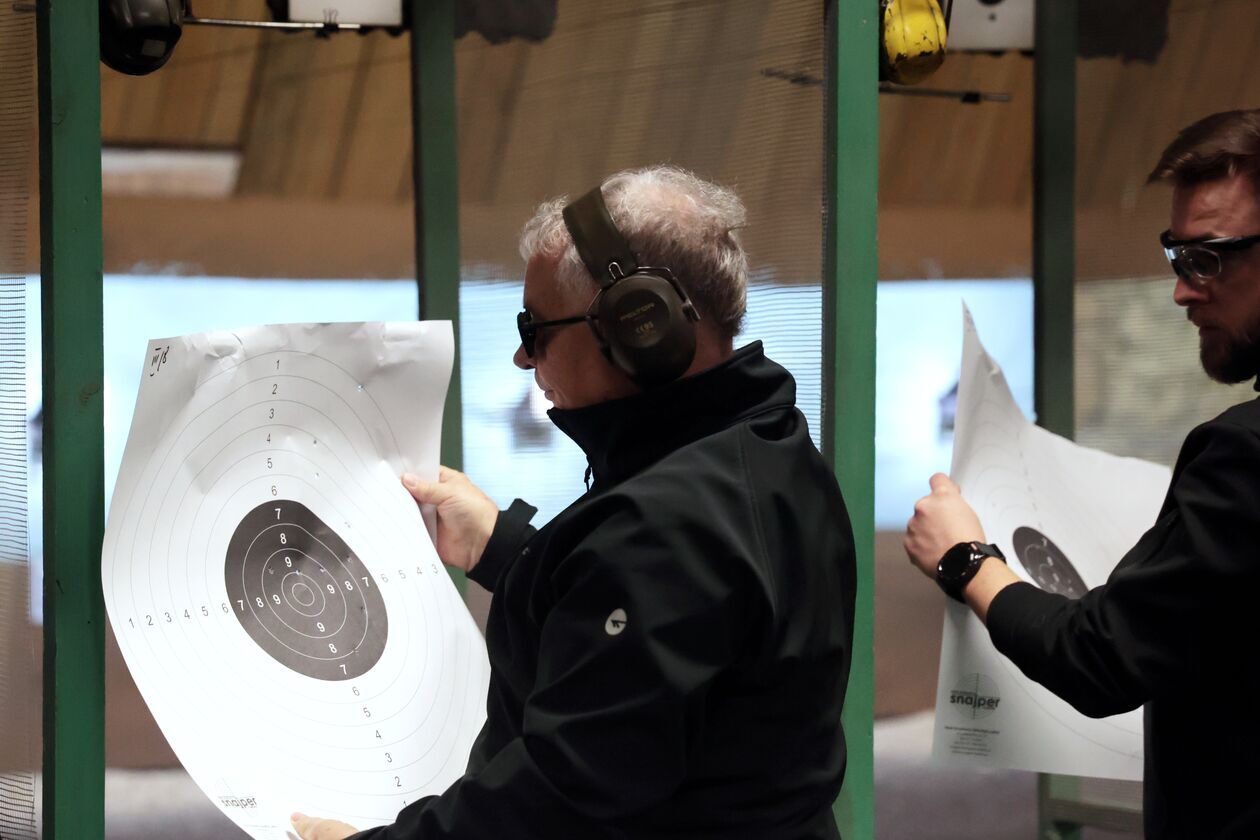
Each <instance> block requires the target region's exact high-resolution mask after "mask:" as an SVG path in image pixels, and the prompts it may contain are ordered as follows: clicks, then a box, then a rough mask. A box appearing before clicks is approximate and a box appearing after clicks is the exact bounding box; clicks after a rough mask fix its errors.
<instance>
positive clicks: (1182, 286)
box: [1173, 274, 1208, 306]
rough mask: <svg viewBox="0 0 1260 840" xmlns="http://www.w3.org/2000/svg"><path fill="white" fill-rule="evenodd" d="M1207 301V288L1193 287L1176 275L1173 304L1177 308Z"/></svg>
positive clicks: (1192, 284)
mask: <svg viewBox="0 0 1260 840" xmlns="http://www.w3.org/2000/svg"><path fill="white" fill-rule="evenodd" d="M1207 299H1208V294H1207V286H1198V285H1195V284H1194V283H1191V282H1190V281H1189V280H1187V279H1186V278H1184V277H1182V276H1181V275H1180V274H1178V275H1177V285H1176V286H1173V303H1175V304H1177V305H1178V306H1193V305H1195V304H1199V303H1204V302H1206V301H1207Z"/></svg>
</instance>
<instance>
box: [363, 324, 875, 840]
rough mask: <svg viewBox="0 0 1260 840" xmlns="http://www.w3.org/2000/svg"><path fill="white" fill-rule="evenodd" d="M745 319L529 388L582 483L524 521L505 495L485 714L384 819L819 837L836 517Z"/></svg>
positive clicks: (838, 744) (836, 675)
mask: <svg viewBox="0 0 1260 840" xmlns="http://www.w3.org/2000/svg"><path fill="white" fill-rule="evenodd" d="M795 391H796V386H795V382H794V381H793V380H792V377H791V375H790V374H788V372H787V371H785V370H784V369H783V368H781V367H779V366H778V365H777V364H775V363H773V362H771V361H770V360H768V359H766V358H765V356H764V355H763V354H762V351H761V346H760V343H757V344H753V345H750V346H748V347H745V348H743V349H742V350H740V351H739V352H737V353H736V354H735V356H734V357H733V358H731V359H730V360H728V361H727V362H725V363H723V364H721V365H719V366H718V367H716V368H713V369H712V370H709V371H706V372H704V373H702V374H700V375H698V376H694V377H690V378H688V379H684V380H680V381H678V382H676V383H673V384H672V385H669V386H666V387H664V388H662V389H659V390H656V391H653V392H651V393H648V394H643V395H639V396H635V397H630V398H627V399H624V400H617V401H614V402H609V403H603V404H600V405H596V406H592V407H589V408H584V409H578V410H571V411H561V410H553V411H552V412H551V418H552V420H553V421H554V422H555V423H556V425H557V426H559V427H560V428H561V429H563V430H564V431H565V432H566V433H567V434H569V435H570V436H571V437H572V438H573V439H574V440H575V441H576V442H577V443H578V444H579V445H580V446H581V447H582V448H583V449H584V450H585V452H586V454H587V458H588V460H589V462H590V464H591V467H592V469H593V474H594V484H593V486H592V487H591V489H590V491H589V492H587V493H586V494H585V495H584V496H582V497H581V498H579V499H578V500H577V501H576V502H574V503H573V504H572V505H571V506H570V507H569V508H568V509H566V510H565V511H564V512H562V513H561V514H560V515H559V516H557V517H556V518H555V519H554V520H553V521H552V522H551V523H549V524H548V525H547V526H546V527H545V528H543V529H542V530H540V531H537V532H535V531H534V530H533V529H532V528H530V527H529V526H528V524H527V523H528V520H529V517H530V516H531V515H532V514H533V512H534V511H533V509H532V508H530V507H529V506H528V505H525V504H524V503H523V502H520V501H519V500H518V501H517V502H515V503H514V504H513V505H512V506H511V508H509V510H508V511H506V512H504V513H502V514H501V515H500V516H499V521H498V523H497V525H496V527H495V531H494V534H493V536H492V537H491V540H490V543H489V545H488V546H487V548H486V551H485V553H484V555H483V556H482V558H481V560H480V562H479V563H478V565H477V566H476V568H475V569H474V570H473V572H472V577H473V578H474V579H475V580H477V581H478V582H479V583H481V584H483V585H484V586H486V587H488V588H490V589H492V590H493V591H494V599H493V601H492V603H491V607H490V616H489V621H488V624H487V628H486V642H487V646H488V648H489V652H490V665H491V680H490V695H489V700H488V707H487V712H488V719H487V721H486V724H485V727H484V728H483V729H482V731H481V734H480V735H479V736H478V739H477V742H476V744H475V745H474V747H473V751H472V756H471V758H470V761H469V766H468V772H467V773H466V774H465V775H464V776H463V777H462V778H461V779H460V780H459V781H457V782H456V783H455V784H454V785H453V786H452V787H451V788H450V789H449V790H447V791H446V793H444V794H443V795H441V796H440V797H431V798H429V799H426V800H422V801H420V802H417V803H415V804H414V805H411V806H408V807H407V808H406V809H405V810H404V811H403V812H402V813H401V814H400V815H399V818H398V821H397V822H396V823H395V824H394V825H393V826H389V827H386V828H383V829H377V830H373V831H369V832H365V833H363V834H361V835H358V836H359V837H361V838H369V837H370V838H372V840H402V838H425V840H429V838H439V837H441V838H446V837H451V838H512V840H516V839H517V838H519V840H527V838H546V840H560V838H564V840H568V838H580V840H599V838H674V837H677V838H723V840H736V839H737V838H749V839H750V840H751V838H757V840H774V839H775V838H785V839H786V838H792V839H793V840H795V839H796V838H811V840H812V838H820V839H821V838H837V837H838V836H839V834H838V832H837V831H836V828H835V823H834V821H833V819H832V815H831V805H832V801H833V800H834V799H835V797H836V794H837V792H838V791H839V789H840V781H841V779H842V777H843V775H844V767H845V749H844V739H843V734H842V733H841V730H840V709H841V706H842V701H843V698H844V690H845V684H846V681H847V678H848V671H849V659H850V648H851V643H852V638H853V604H854V589H855V569H854V554H853V538H852V533H851V531H850V528H849V521H848V516H847V514H846V512H845V508H844V502H843V500H842V499H841V497H840V490H839V488H838V487H837V485H836V482H835V478H834V476H833V475H832V473H831V471H830V470H829V469H828V467H827V466H826V464H825V463H824V462H823V460H822V458H821V457H820V456H819V454H818V451H817V450H816V449H815V448H814V445H813V443H812V442H811V441H810V438H809V435H808V430H807V428H806V423H805V419H804V417H803V416H802V415H801V413H800V412H799V411H798V410H797V409H796V407H795Z"/></svg>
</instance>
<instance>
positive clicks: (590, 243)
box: [563, 187, 639, 289]
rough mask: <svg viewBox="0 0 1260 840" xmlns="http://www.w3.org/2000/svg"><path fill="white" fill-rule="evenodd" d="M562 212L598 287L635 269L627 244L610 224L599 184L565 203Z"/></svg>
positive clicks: (636, 261)
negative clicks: (567, 203)
mask: <svg viewBox="0 0 1260 840" xmlns="http://www.w3.org/2000/svg"><path fill="white" fill-rule="evenodd" d="M563 215H564V224H565V227H567V228H568V229H569V235H570V236H572V237H573V244H574V245H575V246H576V247H577V252H578V256H580V257H581V258H582V262H583V263H585V264H586V270H587V271H589V272H590V273H591V276H592V277H594V278H595V282H597V283H599V285H600V286H601V287H602V288H605V289H606V288H608V287H609V286H611V285H612V284H613V283H615V282H617V281H618V280H620V279H621V278H623V277H628V276H630V275H631V274H634V273H635V272H636V271H638V270H639V263H638V260H637V259H635V256H634V252H633V251H631V250H630V244H629V243H628V242H626V240H625V237H623V236H622V235H621V231H619V230H617V226H616V225H615V224H613V220H612V215H611V214H609V212H608V205H607V204H605V203H604V193H603V190H601V189H600V188H599V187H596V188H595V189H593V190H591V191H590V192H588V193H587V194H586V195H584V196H582V197H581V198H579V199H577V200H575V201H573V202H571V203H570V204H569V205H567V206H566V207H565V208H564V210H563Z"/></svg>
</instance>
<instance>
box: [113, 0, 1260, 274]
mask: <svg viewBox="0 0 1260 840" xmlns="http://www.w3.org/2000/svg"><path fill="white" fill-rule="evenodd" d="M818 8H819V4H818V3H817V2H816V1H815V0H729V1H727V0H708V2H676V0H649V1H648V2H635V1H634V0H560V2H559V7H558V9H559V16H558V20H557V24H556V28H555V31H554V33H553V34H552V35H551V37H549V38H548V39H547V40H546V41H544V42H542V43H537V44H535V43H527V42H522V41H511V42H508V43H505V44H500V45H490V44H489V43H487V42H486V41H485V40H483V39H481V38H480V37H479V36H476V35H469V36H465V37H464V38H462V39H461V40H460V41H459V42H458V44H457V48H456V61H457V78H458V82H457V85H458V90H457V103H458V121H459V125H458V136H459V176H460V195H461V238H462V242H461V247H462V252H463V258H464V262H465V263H466V264H468V263H476V264H479V265H490V266H496V267H498V268H497V269H494V270H500V271H505V272H515V271H517V270H518V266H517V265H516V263H517V262H518V260H517V258H516V246H515V233H516V230H517V228H518V227H519V225H520V223H521V222H522V221H523V220H524V218H525V217H526V216H527V215H528V214H529V212H530V210H531V208H532V207H533V205H534V204H535V203H536V202H538V201H539V200H541V199H543V198H546V197H549V196H552V195H555V194H558V193H564V192H568V193H573V192H576V191H579V190H582V189H585V188H586V187H587V186H589V185H590V184H591V183H594V182H596V181H597V180H598V179H599V178H600V177H601V176H602V175H604V174H607V173H609V172H611V171H614V170H616V169H619V168H623V167H626V166H635V165H642V164H646V163H651V162H657V161H670V162H674V163H678V164H680V165H684V166H688V167H690V168H694V169H696V170H697V171H698V172H700V173H701V174H702V175H705V176H707V177H711V178H714V179H715V180H719V181H722V182H725V183H729V184H731V185H733V186H735V187H736V188H737V189H738V191H739V192H740V194H741V195H742V196H743V197H744V199H745V201H746V203H747V204H748V206H749V210H750V227H749V230H748V231H747V235H746V241H747V242H748V243H749V247H750V251H751V252H752V255H753V259H754V262H755V263H756V264H757V265H759V266H761V267H763V268H765V269H766V270H768V271H772V272H774V273H775V274H776V276H779V277H780V278H781V279H785V280H789V281H792V280H796V281H801V280H812V279H816V277H817V274H818V271H819V259H818V252H819V249H820V247H821V238H820V230H821V223H820V213H821V201H822V196H821V193H820V189H819V187H820V182H821V167H822V89H821V87H819V86H816V85H815V86H810V85H801V84H792V83H790V82H788V81H785V80H783V79H781V78H775V77H773V76H772V75H767V74H766V73H765V72H763V71H766V70H770V71H776V70H784V71H789V72H792V73H800V74H806V75H809V76H813V77H815V78H817V77H821V72H822V68H821V62H822V41H821V34H820V26H819V20H818ZM197 11H198V13H199V14H201V15H204V16H222V17H232V16H236V17H254V18H265V17H266V12H265V9H264V4H263V2H262V0H198V3H197ZM1257 46H1260V3H1256V2H1254V0H1174V3H1173V9H1172V13H1171V18H1170V39H1169V42H1168V44H1167V45H1166V47H1165V49H1164V52H1163V54H1162V55H1161V58H1160V61H1159V62H1158V63H1157V64H1155V65H1148V64H1144V63H1139V62H1131V63H1127V64H1126V63H1122V62H1120V61H1119V60H1112V59H1091V60H1083V61H1080V62H1079V63H1078V95H1079V106H1078V126H1077V135H1078V144H1077V146H1078V166H1079V169H1078V175H1077V183H1078V206H1079V210H1080V213H1079V224H1078V258H1079V259H1078V263H1079V265H1080V267H1081V274H1082V276H1084V277H1105V276H1129V275H1133V274H1139V273H1156V272H1160V271H1163V270H1165V269H1164V267H1163V266H1162V265H1161V263H1160V259H1161V258H1160V256H1159V254H1158V252H1157V249H1155V248H1154V247H1152V244H1151V243H1152V241H1153V237H1152V231H1157V230H1159V229H1160V227H1162V220H1163V218H1164V216H1165V215H1166V202H1167V195H1166V193H1164V192H1163V191H1162V190H1161V189H1159V188H1146V187H1144V186H1143V182H1144V178H1145V174H1146V172H1147V170H1148V169H1149V167H1150V166H1151V164H1152V162H1153V161H1154V160H1155V158H1156V157H1157V156H1158V153H1159V151H1160V150H1161V149H1162V147H1163V145H1164V144H1165V143H1166V142H1167V141H1168V140H1169V139H1171V137H1172V136H1173V134H1174V133H1175V131H1176V129H1177V128H1178V127H1180V126H1182V125H1184V124H1186V123H1187V122H1189V121H1191V120H1193V119H1195V118H1197V117H1199V116H1202V115H1203V114H1206V113H1209V112H1211V111H1213V110H1220V109H1224V108H1229V107H1247V106H1255V105H1257V104H1260V76H1258V75H1257V74H1254V73H1251V72H1249V67H1248V63H1247V60H1248V57H1249V56H1250V55H1251V54H1253V52H1254V49H1255V48H1256V47H1257ZM408 50H409V39H408V38H407V37H405V36H404V37H400V38H395V37H391V36H389V35H388V34H386V33H383V32H377V33H371V34H369V35H366V36H359V35H355V34H341V35H337V36H335V37H332V38H328V39H317V38H314V37H312V36H310V35H308V34H296V35H295V34H284V33H263V32H259V31H254V30H236V29H224V28H209V27H188V28H186V30H185V34H184V37H183V40H182V41H181V42H180V44H179V45H178V48H177V50H176V53H175V56H174V57H173V58H172V60H171V61H170V63H169V64H168V65H167V66H166V67H165V68H163V69H162V70H161V71H159V72H157V73H155V74H153V75H151V76H148V77H143V78H132V77H126V76H121V75H119V74H116V73H114V72H112V71H110V70H107V69H104V68H102V84H101V93H102V135H103V139H104V142H105V143H106V144H107V145H118V146H136V147H160V148H197V149H203V148H212V149H232V150H237V151H239V152H240V154H241V156H242V158H241V170H240V177H239V182H238V184H237V187H236V193H235V195H234V196H232V197H231V198H229V199H226V200H219V201H216V200H206V199H196V200H194V199H188V200H179V199H169V198H163V199H157V198H144V197H111V196H107V199H106V226H107V230H106V238H107V246H106V261H107V267H109V268H110V269H111V270H119V269H122V268H126V267H128V265H129V263H130V264H134V263H135V262H137V261H143V262H145V263H146V264H149V265H153V264H159V265H161V264H165V263H171V262H179V263H183V264H186V265H188V266H190V270H198V268H199V269H200V270H203V271H206V272H208V273H234V274H243V275H246V276H262V275H271V276H275V275H277V274H280V275H287V276H328V274H330V273H333V272H342V273H341V274H340V276H407V275H408V274H410V273H411V271H412V259H411V241H410V237H411V233H410V225H411V221H410V198H411V169H410V167H411V116H410V100H409V77H408V73H409V70H408V64H409V61H408ZM1032 70H1033V66H1032V60H1031V59H1030V58H1028V57H1026V56H1022V55H1019V54H1017V53H1007V54H1003V55H997V56H991V55H962V54H955V55H951V56H950V57H949V59H948V61H947V62H946V64H945V66H944V67H943V68H942V69H941V71H940V72H938V73H937V74H936V75H935V76H934V77H932V78H931V79H930V80H929V81H928V82H927V83H925V86H927V87H934V88H951V89H975V90H983V91H991V92H1003V93H1009V94H1010V95H1011V97H1012V101H1011V102H1009V103H1006V104H987V103H986V104H981V105H964V104H961V103H959V102H956V101H950V100H940V99H923V98H912V97H902V96H884V97H881V108H880V119H881V138H882V140H881V142H882V149H881V155H880V207H881V230H880V236H881V243H880V251H881V274H882V275H883V276H886V277H932V276H1011V275H1027V273H1028V271H1029V262H1030V241H1029V234H1028V227H1029V225H1030V221H1031V196H1032V183H1031V177H1032V176H1031V173H1032V107H1031V105H1032ZM158 227H160V228H162V229H161V230H157V229H155V228H158ZM144 254H148V257H147V258H145V257H144V256H142V255H144ZM345 272H349V274H346V273H345ZM492 273H493V271H492Z"/></svg>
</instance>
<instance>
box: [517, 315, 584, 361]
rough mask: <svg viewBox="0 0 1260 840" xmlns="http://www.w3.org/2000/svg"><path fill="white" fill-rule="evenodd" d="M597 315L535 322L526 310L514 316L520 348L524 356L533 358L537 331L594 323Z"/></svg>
mask: <svg viewBox="0 0 1260 840" xmlns="http://www.w3.org/2000/svg"><path fill="white" fill-rule="evenodd" d="M598 318H599V316H598V315H590V314H587V315H574V316H572V317H571V318H556V319H555V320H553V321H535V320H534V316H533V315H532V314H531V313H530V311H529V310H528V309H522V310H521V311H520V312H518V313H517V314H516V330H517V332H519V333H520V334H521V347H523V348H525V355H526V356H528V357H529V358H531V359H532V358H534V342H535V341H537V339H538V331H539V330H541V329H544V328H546V327H563V326H567V325H569V324H580V323H582V322H583V321H595V320H597V319H598Z"/></svg>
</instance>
